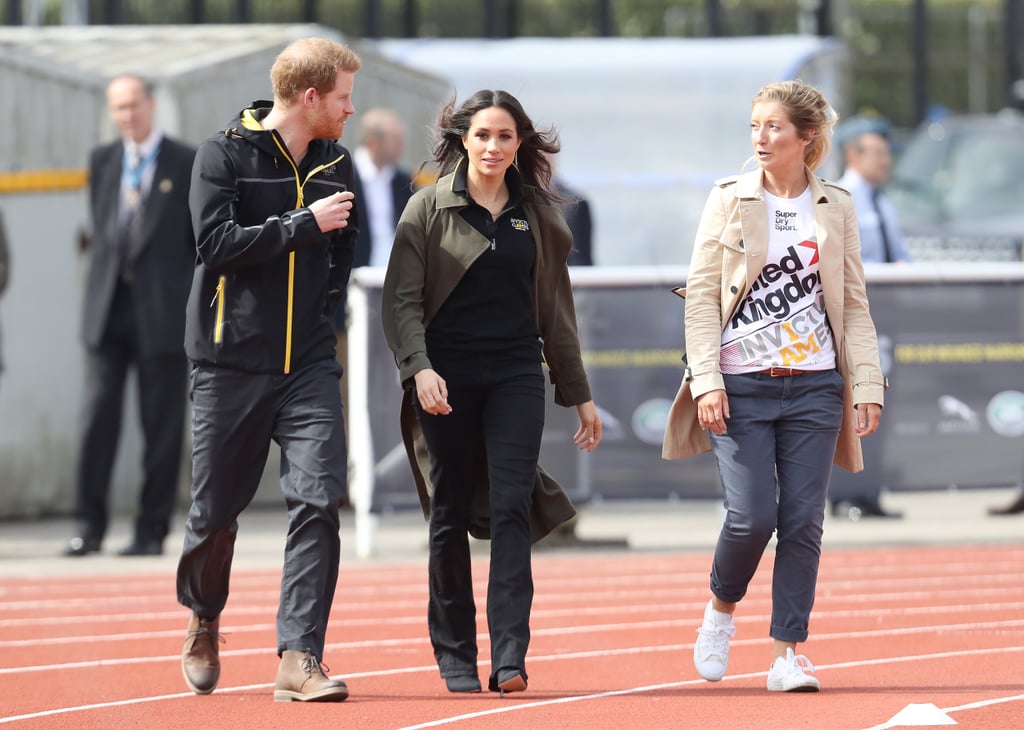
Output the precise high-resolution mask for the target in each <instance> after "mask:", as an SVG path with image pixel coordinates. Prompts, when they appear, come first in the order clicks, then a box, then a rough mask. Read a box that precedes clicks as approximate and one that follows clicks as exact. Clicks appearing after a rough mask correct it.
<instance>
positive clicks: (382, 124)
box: [352, 108, 413, 267]
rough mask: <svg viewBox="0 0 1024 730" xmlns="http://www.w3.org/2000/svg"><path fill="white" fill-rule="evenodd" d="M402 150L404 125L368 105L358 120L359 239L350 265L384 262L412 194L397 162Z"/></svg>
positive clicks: (355, 157) (354, 155)
mask: <svg viewBox="0 0 1024 730" xmlns="http://www.w3.org/2000/svg"><path fill="white" fill-rule="evenodd" d="M404 153H405V125H404V124H403V123H402V120H401V119H399V117H398V115H397V114H395V113H394V112H393V111H391V110H390V109H383V108H376V109H368V110H367V111H366V112H364V113H363V116H362V119H361V121H360V124H359V146H358V147H356V148H355V149H354V150H353V151H352V160H353V161H354V162H355V165H356V186H355V191H354V192H355V195H356V199H355V203H356V209H357V211H358V213H359V221H360V223H359V239H358V240H357V242H356V258H355V262H354V264H353V266H381V267H383V266H387V265H388V258H389V257H390V256H391V244H392V243H393V242H394V239H395V226H397V225H398V219H399V218H401V217H402V211H403V210H405V204H406V203H408V202H409V198H411V197H412V192H413V189H412V185H411V182H410V175H409V171H408V170H405V169H402V168H401V167H400V166H399V163H400V162H401V160H402V155H403V154H404Z"/></svg>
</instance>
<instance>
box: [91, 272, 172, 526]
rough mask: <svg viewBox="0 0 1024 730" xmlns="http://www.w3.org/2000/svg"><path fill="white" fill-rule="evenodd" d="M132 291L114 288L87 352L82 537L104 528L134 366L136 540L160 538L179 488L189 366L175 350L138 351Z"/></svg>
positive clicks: (123, 286)
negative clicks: (138, 484)
mask: <svg viewBox="0 0 1024 730" xmlns="http://www.w3.org/2000/svg"><path fill="white" fill-rule="evenodd" d="M132 312H133V307H132V301H131V290H130V288H129V287H127V286H125V285H121V286H119V287H118V292H117V295H116V296H115V299H114V304H113V306H112V309H111V314H110V321H109V322H108V325H107V331H106V333H105V335H104V337H103V341H102V342H101V344H100V345H99V347H96V348H90V349H88V350H87V352H86V360H85V378H86V382H85V407H84V410H83V413H82V421H83V427H82V436H81V442H80V443H79V449H78V462H77V466H76V471H75V516H76V518H77V520H78V523H79V531H80V533H81V534H82V535H83V536H86V537H95V538H98V539H102V538H103V536H104V535H105V534H106V532H107V525H108V522H109V518H108V504H107V503H108V495H109V492H110V477H111V473H112V471H113V468H114V461H115V457H116V456H117V447H118V443H119V441H120V436H121V422H122V416H123V412H124V392H125V381H126V380H127V378H128V370H129V368H131V367H134V368H135V371H136V375H137V381H138V400H139V412H140V414H141V420H142V435H143V461H142V467H143V478H142V490H141V492H140V494H139V508H138V512H137V515H136V519H135V539H136V540H139V541H149V540H155V541H162V540H163V539H164V538H165V537H166V536H167V532H168V529H169V526H170V520H171V513H172V512H173V511H174V503H175V501H176V497H177V492H178V476H179V474H180V470H181V457H182V442H183V440H184V430H185V403H186V401H185V398H186V382H187V374H188V366H187V363H186V360H185V354H184V351H182V352H181V353H180V354H172V355H156V356H148V357H143V356H142V355H141V354H140V353H139V347H138V336H137V334H136V325H135V319H134V315H133V313H132Z"/></svg>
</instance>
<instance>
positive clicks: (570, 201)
mask: <svg viewBox="0 0 1024 730" xmlns="http://www.w3.org/2000/svg"><path fill="white" fill-rule="evenodd" d="M554 185H555V191H556V192H557V193H558V194H559V195H561V196H562V197H563V198H564V199H565V202H564V203H563V204H562V213H563V214H564V215H565V222H566V223H567V224H568V226H569V230H570V231H572V251H570V252H569V266H593V265H594V250H593V249H594V246H593V221H592V218H591V215H590V203H588V202H587V199H586V198H584V197H583V195H582V194H580V193H579V192H577V191H576V190H573V189H572V188H570V187H569V186H568V185H566V184H565V183H563V182H562V181H561V180H555V181H554Z"/></svg>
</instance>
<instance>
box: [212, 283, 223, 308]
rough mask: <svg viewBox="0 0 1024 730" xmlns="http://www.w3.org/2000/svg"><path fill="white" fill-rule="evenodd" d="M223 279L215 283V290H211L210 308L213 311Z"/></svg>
mask: <svg viewBox="0 0 1024 730" xmlns="http://www.w3.org/2000/svg"><path fill="white" fill-rule="evenodd" d="M222 282H223V279H222V280H221V281H219V282H217V288H216V289H214V290H213V299H211V300H210V308H211V309H213V308H214V307H215V306H217V297H218V296H219V295H220V288H221V286H222V285H223V283H222Z"/></svg>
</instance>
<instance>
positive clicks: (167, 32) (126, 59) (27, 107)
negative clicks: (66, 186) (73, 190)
mask: <svg viewBox="0 0 1024 730" xmlns="http://www.w3.org/2000/svg"><path fill="white" fill-rule="evenodd" d="M311 36H317V37H321V38H330V39H332V40H337V41H344V38H343V36H342V34H341V33H339V32H338V31H337V30H335V29H333V28H329V27H326V26H322V25H311V24H280V25H271V24H264V25H146V26H124V25H118V26H43V27H7V26H5V27H0V97H2V98H3V99H4V101H5V102H6V105H7V108H8V112H7V114H8V119H9V122H8V126H7V127H6V128H5V134H3V135H0V176H2V175H3V174H5V173H12V174H14V176H13V177H11V175H10V174H8V175H7V177H9V178H10V179H3V178H2V177H0V194H2V193H5V192H17V191H18V190H20V189H21V188H22V187H25V186H26V185H27V184H28V183H26V182H25V181H26V180H29V179H30V178H31V180H33V181H38V180H39V179H41V178H38V176H36V175H34V173H36V172H39V171H47V170H49V171H58V172H59V173H60V174H59V176H58V177H59V179H61V180H69V179H78V178H76V177H74V176H69V175H68V172H69V171H72V172H73V171H74V170H76V169H80V168H81V167H82V166H83V165H84V163H85V160H86V156H87V154H88V151H89V149H90V148H91V147H92V146H93V145H95V144H96V143H97V142H99V141H102V140H107V139H111V138H113V136H114V134H115V132H114V129H113V127H112V125H111V123H110V120H109V114H108V112H107V109H106V102H105V99H104V88H105V86H106V84H107V81H108V80H109V79H110V78H111V77H113V76H115V75H117V74H119V73H126V72H130V73H137V74H140V75H142V76H144V77H146V78H149V79H150V80H152V81H153V83H154V86H155V95H156V98H157V123H158V124H159V125H160V126H161V127H162V128H163V129H164V131H165V132H167V133H168V134H171V135H173V136H176V137H179V138H181V139H184V140H186V141H189V142H192V143H193V144H197V143H199V142H200V141H202V140H203V139H204V138H206V137H207V136H209V135H210V134H212V133H214V132H215V131H216V130H218V129H223V128H224V125H225V124H227V123H229V121H230V119H231V118H232V117H233V115H234V114H236V113H237V112H238V110H239V109H242V108H243V107H245V106H246V105H248V104H249V102H250V101H252V100H253V99H269V98H271V97H272V91H271V87H270V67H271V65H272V63H273V61H274V58H275V57H276V56H277V54H278V53H279V52H280V50H281V49H282V48H284V47H285V46H286V45H288V43H290V42H291V41H293V40H296V39H298V38H306V37H311ZM353 45H354V44H353ZM356 50H357V52H358V53H359V54H360V56H361V57H362V59H363V67H362V70H361V71H360V73H359V81H358V83H357V86H356V108H357V113H356V120H355V121H356V125H357V124H358V114H359V110H360V109H368V108H369V107H370V106H374V105H383V106H389V107H391V108H394V109H395V110H396V111H397V112H398V113H399V114H401V115H402V116H403V118H405V119H406V121H407V124H408V127H409V129H410V131H412V130H416V129H419V128H423V127H426V126H427V125H428V124H429V123H430V121H432V119H433V116H434V114H435V112H436V110H437V108H438V107H439V106H440V104H441V102H442V100H443V99H444V97H445V96H446V95H447V94H448V93H449V90H450V85H449V83H448V82H446V81H443V80H441V79H439V78H437V77H436V76H433V75H431V74H429V73H426V72H424V71H420V70H414V69H412V68H410V67H408V66H405V65H403V64H400V63H398V62H395V61H392V60H390V59H387V58H385V57H383V56H382V55H381V54H380V53H379V52H377V51H376V50H374V49H373V48H369V47H366V48H356ZM356 125H350V128H351V129H355V128H357V126H356ZM353 136H354V135H353ZM409 142H410V144H409V160H407V164H410V165H414V164H418V161H419V160H422V159H424V156H425V154H426V150H427V145H428V142H427V140H421V139H419V138H418V137H416V136H412V135H410V140H409ZM355 143H356V141H355V140H354V139H346V144H349V145H350V146H354V145H355ZM414 161H415V162H414ZM22 173H33V175H32V176H30V178H27V177H25V176H24V175H23V174H22ZM35 184H36V183H35V182H33V185H35ZM26 189H27V188H26ZM32 189H35V188H32Z"/></svg>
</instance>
